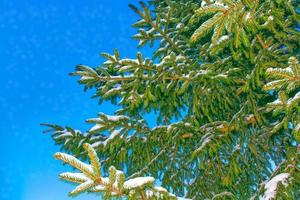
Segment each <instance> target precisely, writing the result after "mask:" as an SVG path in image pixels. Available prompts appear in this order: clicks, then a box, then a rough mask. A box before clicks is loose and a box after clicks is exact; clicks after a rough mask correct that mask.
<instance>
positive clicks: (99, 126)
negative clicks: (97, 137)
mask: <svg viewBox="0 0 300 200" xmlns="http://www.w3.org/2000/svg"><path fill="white" fill-rule="evenodd" d="M102 127H104V126H103V125H102V124H96V125H95V126H93V127H92V128H91V129H90V130H89V132H93V131H96V130H99V129H101V128H102Z"/></svg>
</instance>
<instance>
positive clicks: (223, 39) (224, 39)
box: [217, 35, 229, 44]
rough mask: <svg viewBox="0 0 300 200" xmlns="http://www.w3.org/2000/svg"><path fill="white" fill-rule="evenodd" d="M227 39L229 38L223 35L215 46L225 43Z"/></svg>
mask: <svg viewBox="0 0 300 200" xmlns="http://www.w3.org/2000/svg"><path fill="white" fill-rule="evenodd" d="M228 39H229V36H228V35H223V36H221V37H220V38H219V39H218V41H217V44H221V43H222V42H224V41H226V40H228Z"/></svg>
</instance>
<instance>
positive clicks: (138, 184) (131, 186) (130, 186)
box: [123, 176, 155, 190]
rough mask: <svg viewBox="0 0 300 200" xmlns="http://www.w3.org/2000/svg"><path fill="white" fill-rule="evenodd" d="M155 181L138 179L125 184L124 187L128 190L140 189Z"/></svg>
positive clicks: (151, 178) (149, 178)
mask: <svg viewBox="0 0 300 200" xmlns="http://www.w3.org/2000/svg"><path fill="white" fill-rule="evenodd" d="M154 181H155V179H154V178H153V177H150V176H149V177H137V178H133V179H129V180H128V181H125V182H124V185H123V187H124V188H125V189H127V190H130V189H134V188H140V187H143V186H145V185H147V184H152V183H153V182H154Z"/></svg>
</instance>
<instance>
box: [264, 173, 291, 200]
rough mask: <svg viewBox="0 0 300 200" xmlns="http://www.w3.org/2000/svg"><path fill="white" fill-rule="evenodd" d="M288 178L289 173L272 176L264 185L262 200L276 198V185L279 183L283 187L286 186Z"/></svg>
mask: <svg viewBox="0 0 300 200" xmlns="http://www.w3.org/2000/svg"><path fill="white" fill-rule="evenodd" d="M288 177H289V173H282V174H278V175H276V176H274V177H273V178H272V179H271V180H270V181H269V182H267V183H266V185H265V189H266V191H265V193H264V196H263V200H271V199H274V198H275V197H276V190H277V185H278V183H279V182H281V183H282V184H283V185H284V186H287V178H288Z"/></svg>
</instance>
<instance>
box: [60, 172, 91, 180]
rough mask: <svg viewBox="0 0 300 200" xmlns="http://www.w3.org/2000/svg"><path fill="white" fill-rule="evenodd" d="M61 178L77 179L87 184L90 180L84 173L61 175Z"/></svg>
mask: <svg viewBox="0 0 300 200" xmlns="http://www.w3.org/2000/svg"><path fill="white" fill-rule="evenodd" d="M59 176H60V177H61V178H68V177H70V178H74V179H77V180H79V181H81V182H85V181H88V180H89V178H87V177H86V176H85V175H84V174H83V173H72V172H65V173H61V174H60V175H59Z"/></svg>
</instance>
